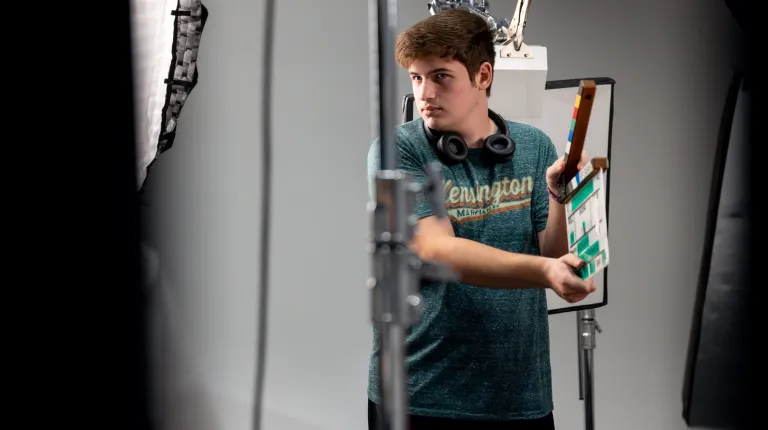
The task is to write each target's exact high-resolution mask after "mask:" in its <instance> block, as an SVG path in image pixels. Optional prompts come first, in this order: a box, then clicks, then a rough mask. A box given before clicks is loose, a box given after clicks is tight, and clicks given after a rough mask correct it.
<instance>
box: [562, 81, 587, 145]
mask: <svg viewBox="0 0 768 430" xmlns="http://www.w3.org/2000/svg"><path fill="white" fill-rule="evenodd" d="M583 90H584V88H583V87H582V86H579V92H578V93H577V94H576V102H575V103H574V104H573V116H572V117H571V129H570V130H569V131H568V142H567V143H566V144H565V157H564V159H565V160H567V159H568V153H570V151H571V143H572V142H573V133H574V131H575V130H576V119H577V118H578V117H579V104H580V103H581V94H582V91H583Z"/></svg>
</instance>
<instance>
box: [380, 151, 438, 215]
mask: <svg viewBox="0 0 768 430" xmlns="http://www.w3.org/2000/svg"><path fill="white" fill-rule="evenodd" d="M396 139H397V147H398V154H399V157H398V158H399V160H398V168H399V169H400V170H402V171H403V172H406V173H408V174H409V175H410V176H411V179H412V180H413V181H414V182H416V183H418V184H420V185H426V184H427V174H426V168H425V163H424V162H423V161H420V159H419V157H418V155H417V153H416V151H415V149H414V148H413V145H410V144H409V143H408V142H404V141H403V140H402V138H401V137H399V136H397V137H396ZM380 166H381V150H380V141H379V139H376V140H375V141H374V142H373V144H372V145H371V147H370V149H369V150H368V196H369V197H370V198H371V201H375V199H376V172H377V171H378V170H379V168H380ZM413 214H414V215H416V217H417V218H418V219H421V218H425V217H428V216H431V215H433V213H432V209H430V207H429V203H428V202H427V200H426V199H425V197H424V196H423V195H418V196H416V200H415V202H414V208H413Z"/></svg>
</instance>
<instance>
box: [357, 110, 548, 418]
mask: <svg viewBox="0 0 768 430" xmlns="http://www.w3.org/2000/svg"><path fill="white" fill-rule="evenodd" d="M507 125H508V127H509V132H510V136H511V137H512V138H513V139H514V140H515V142H516V145H517V146H516V151H515V154H514V157H513V159H512V160H510V161H509V162H506V163H501V164H497V165H494V166H486V165H484V164H483V163H481V161H480V154H481V149H470V154H469V158H468V160H467V161H465V162H464V163H461V164H458V165H454V166H447V165H443V169H442V173H443V177H444V181H445V182H444V184H445V191H446V209H447V211H448V215H449V217H450V219H451V223H452V225H453V229H454V232H455V234H456V236H457V237H463V238H466V239H470V240H474V241H477V242H481V243H484V244H486V245H489V246H493V247H495V248H499V249H502V250H506V251H510V252H515V253H523V254H534V255H538V254H539V246H538V240H537V236H536V233H537V232H539V231H541V230H543V229H544V228H545V227H546V222H547V215H548V210H549V197H548V193H547V188H546V180H545V172H546V169H547V167H548V166H550V165H551V164H552V163H553V162H554V161H555V160H556V158H557V152H556V150H555V148H554V146H553V145H552V142H551V140H550V139H549V137H547V135H546V134H544V133H543V132H542V131H541V130H539V129H537V128H535V127H532V126H529V125H526V124H520V123H515V122H511V121H507ZM395 140H396V142H397V146H398V149H399V157H400V161H399V168H400V169H402V170H404V171H407V172H409V173H411V174H412V175H414V177H415V178H416V179H417V180H424V178H425V172H424V170H425V166H426V165H427V164H428V163H432V162H435V161H439V159H438V158H437V156H436V155H435V153H434V151H433V149H432V148H431V147H430V145H429V143H428V141H427V137H426V135H425V133H424V131H423V120H422V119H421V118H417V119H416V120H414V121H410V122H408V123H405V124H402V125H400V126H398V127H397V129H396V133H395ZM379 154H380V153H379V141H378V140H376V141H375V142H374V143H373V145H371V149H370V151H369V153H368V178H369V186H370V193H371V197H372V198H373V195H374V193H375V188H374V182H373V175H374V173H375V171H376V170H377V169H378V168H379V158H380V157H379ZM415 214H416V216H417V217H418V218H423V217H426V216H429V215H432V212H431V211H430V209H429V206H428V205H427V203H426V201H423V200H422V201H418V202H417V204H416V208H415ZM422 294H423V298H424V310H423V313H422V316H421V319H420V321H419V322H418V323H417V324H416V325H414V326H413V327H412V328H411V329H410V330H409V331H408V336H407V339H406V343H407V351H408V355H407V359H406V365H407V372H408V387H409V388H408V389H409V406H410V413H411V414H414V415H424V416H433V417H444V418H460V419H482V420H512V419H531V418H538V417H541V416H544V415H546V414H548V413H549V412H550V411H552V409H553V404H552V388H551V386H552V380H551V370H550V359H549V326H548V318H547V303H546V296H545V290H543V289H490V288H479V287H475V286H472V285H468V284H464V283H432V284H428V285H426V286H425V287H424V288H423V290H422ZM376 334H377V333H376V330H375V329H374V346H373V351H372V354H371V361H370V369H369V385H368V396H369V398H370V399H371V400H372V401H373V402H374V403H379V367H378V365H379V357H378V354H379V345H378V341H377V340H376V338H377V336H376Z"/></svg>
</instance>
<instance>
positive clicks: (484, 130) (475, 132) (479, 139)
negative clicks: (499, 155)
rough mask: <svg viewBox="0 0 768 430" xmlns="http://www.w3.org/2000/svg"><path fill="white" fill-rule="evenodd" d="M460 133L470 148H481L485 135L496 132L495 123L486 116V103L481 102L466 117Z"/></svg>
mask: <svg viewBox="0 0 768 430" xmlns="http://www.w3.org/2000/svg"><path fill="white" fill-rule="evenodd" d="M462 128H463V130H461V132H460V135H461V137H462V139H464V141H465V142H467V146H468V147H470V148H481V147H482V146H483V141H484V140H485V138H486V137H488V136H489V135H491V134H493V133H495V132H496V124H495V123H494V122H493V121H492V120H491V119H490V118H489V117H488V105H487V104H486V103H482V105H481V106H478V108H477V109H475V110H474V111H473V112H472V113H471V114H470V116H469V117H468V118H467V120H466V122H465V125H464V127H462Z"/></svg>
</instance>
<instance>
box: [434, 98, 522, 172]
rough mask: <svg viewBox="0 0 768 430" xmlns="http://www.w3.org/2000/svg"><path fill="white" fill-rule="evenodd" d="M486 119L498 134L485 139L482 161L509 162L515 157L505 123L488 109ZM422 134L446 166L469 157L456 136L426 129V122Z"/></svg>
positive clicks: (459, 138)
mask: <svg viewBox="0 0 768 430" xmlns="http://www.w3.org/2000/svg"><path fill="white" fill-rule="evenodd" d="M488 117H489V118H491V120H492V121H493V122H494V123H495V124H496V127H498V129H499V132H498V133H494V134H491V135H490V136H488V137H486V138H485V141H484V142H483V152H482V154H483V159H484V160H485V161H486V162H489V163H499V162H503V161H508V160H511V159H512V156H513V155H515V141H514V140H512V138H511V137H510V136H509V129H508V127H507V123H506V122H505V121H504V119H503V118H502V117H501V116H500V115H499V114H497V113H496V112H494V111H492V110H490V109H488ZM424 132H425V133H426V134H427V138H428V139H429V141H430V143H431V144H432V147H433V148H434V150H435V152H436V153H437V156H438V157H439V158H440V159H442V160H443V162H445V163H446V164H456V163H461V162H462V161H464V160H465V159H466V158H467V155H469V148H468V147H467V143H466V142H464V139H462V138H461V136H459V135H458V134H456V133H453V132H439V131H436V130H432V129H430V128H429V127H427V123H426V122H425V123H424Z"/></svg>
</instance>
